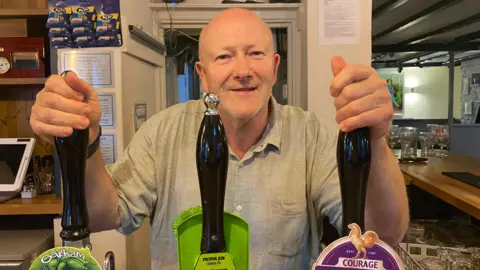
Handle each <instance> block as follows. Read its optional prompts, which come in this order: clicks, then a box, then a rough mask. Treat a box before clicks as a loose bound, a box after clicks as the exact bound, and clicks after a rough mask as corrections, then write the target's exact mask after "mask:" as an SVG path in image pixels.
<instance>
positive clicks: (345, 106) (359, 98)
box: [330, 56, 394, 141]
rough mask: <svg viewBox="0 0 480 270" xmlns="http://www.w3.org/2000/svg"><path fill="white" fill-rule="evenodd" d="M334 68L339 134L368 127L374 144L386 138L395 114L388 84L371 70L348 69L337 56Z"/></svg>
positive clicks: (358, 67)
mask: <svg viewBox="0 0 480 270" xmlns="http://www.w3.org/2000/svg"><path fill="white" fill-rule="evenodd" d="M331 64H332V72H333V76H334V78H333V80H332V83H331V85H330V94H331V95H332V97H334V98H335V101H334V103H335V107H336V109H337V115H336V117H335V119H336V121H337V123H338V124H339V128H340V130H342V131H344V132H350V131H352V130H355V129H358V128H361V127H366V126H368V127H370V138H371V140H372V141H375V140H378V139H381V138H382V137H384V136H385V135H387V134H388V132H389V129H390V121H391V120H392V118H393V114H394V111H393V105H392V99H391V96H390V93H389V92H388V88H387V83H386V81H385V80H383V79H382V78H380V76H379V75H378V73H377V72H376V71H375V70H374V69H373V68H372V67H370V66H364V65H353V64H350V65H347V64H346V63H345V60H343V58H341V57H338V56H337V57H334V58H332V61H331Z"/></svg>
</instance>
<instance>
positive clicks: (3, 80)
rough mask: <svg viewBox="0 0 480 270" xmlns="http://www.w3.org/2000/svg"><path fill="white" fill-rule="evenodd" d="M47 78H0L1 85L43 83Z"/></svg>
mask: <svg viewBox="0 0 480 270" xmlns="http://www.w3.org/2000/svg"><path fill="white" fill-rule="evenodd" d="M46 81H47V79H46V78H0V86H1V85H43V84H45V82H46Z"/></svg>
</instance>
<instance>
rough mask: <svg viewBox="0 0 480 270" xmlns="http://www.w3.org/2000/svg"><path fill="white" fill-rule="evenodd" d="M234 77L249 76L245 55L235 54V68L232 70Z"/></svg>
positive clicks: (243, 77) (245, 77)
mask: <svg viewBox="0 0 480 270" xmlns="http://www.w3.org/2000/svg"><path fill="white" fill-rule="evenodd" d="M233 76H234V78H235V79H239V80H243V79H247V78H249V77H251V74H250V65H249V63H248V60H247V58H246V57H245V56H243V55H242V56H237V57H236V59H235V70H234V71H233Z"/></svg>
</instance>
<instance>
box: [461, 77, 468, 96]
mask: <svg viewBox="0 0 480 270" xmlns="http://www.w3.org/2000/svg"><path fill="white" fill-rule="evenodd" d="M462 87H463V88H462V94H464V95H468V94H469V93H470V91H469V90H470V83H469V81H468V78H463V85H462Z"/></svg>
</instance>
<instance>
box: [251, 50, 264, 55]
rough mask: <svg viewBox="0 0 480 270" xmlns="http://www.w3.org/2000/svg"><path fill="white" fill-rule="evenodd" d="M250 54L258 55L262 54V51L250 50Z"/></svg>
mask: <svg viewBox="0 0 480 270" xmlns="http://www.w3.org/2000/svg"><path fill="white" fill-rule="evenodd" d="M250 54H251V55H253V56H259V55H263V52H261V51H254V52H251V53H250Z"/></svg>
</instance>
